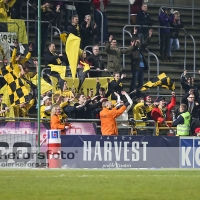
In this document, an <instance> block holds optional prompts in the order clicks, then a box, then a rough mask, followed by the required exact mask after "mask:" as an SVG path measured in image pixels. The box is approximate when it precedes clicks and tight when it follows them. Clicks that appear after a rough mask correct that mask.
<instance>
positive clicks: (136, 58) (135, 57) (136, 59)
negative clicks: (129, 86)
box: [129, 37, 151, 70]
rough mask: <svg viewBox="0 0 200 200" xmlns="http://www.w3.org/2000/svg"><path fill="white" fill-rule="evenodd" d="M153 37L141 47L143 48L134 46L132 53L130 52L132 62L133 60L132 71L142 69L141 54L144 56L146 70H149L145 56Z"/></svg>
mask: <svg viewBox="0 0 200 200" xmlns="http://www.w3.org/2000/svg"><path fill="white" fill-rule="evenodd" d="M150 40H151V37H148V38H147V39H146V40H145V42H144V43H143V44H142V45H141V47H139V48H138V47H137V46H134V47H133V49H132V51H131V52H130V54H129V56H130V60H131V70H139V69H140V54H141V55H142V58H143V62H144V69H145V70H147V69H148V68H149V66H148V62H147V60H146V58H145V56H144V51H145V49H146V47H147V46H148V44H149V42H150Z"/></svg>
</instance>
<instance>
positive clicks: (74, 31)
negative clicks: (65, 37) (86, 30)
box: [67, 15, 81, 37]
mask: <svg viewBox="0 0 200 200" xmlns="http://www.w3.org/2000/svg"><path fill="white" fill-rule="evenodd" d="M78 21H79V20H78V15H74V16H73V17H72V23H71V24H70V25H69V26H68V27H67V31H68V32H69V33H72V34H74V35H75V36H78V37H81V30H80V29H81V27H80V26H79V24H78Z"/></svg>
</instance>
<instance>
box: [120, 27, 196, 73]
mask: <svg viewBox="0 0 200 200" xmlns="http://www.w3.org/2000/svg"><path fill="white" fill-rule="evenodd" d="M131 27H143V28H168V29H174V28H172V27H166V26H146V25H143V26H141V25H125V26H124V27H123V30H122V38H123V47H125V33H127V30H126V28H131ZM179 30H182V31H183V32H184V34H185V52H184V53H185V54H184V69H186V60H187V57H186V47H187V45H186V43H187V37H186V36H189V37H190V38H191V39H192V41H193V44H194V53H193V56H194V60H193V69H194V71H195V68H196V42H195V40H194V37H193V36H192V35H191V34H189V33H187V32H186V30H185V29H184V28H180V29H179ZM159 38H160V37H159ZM123 67H125V61H124V59H123Z"/></svg>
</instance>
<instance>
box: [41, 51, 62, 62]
mask: <svg viewBox="0 0 200 200" xmlns="http://www.w3.org/2000/svg"><path fill="white" fill-rule="evenodd" d="M44 59H45V62H46V66H47V65H49V64H52V65H62V61H63V57H62V56H59V55H57V54H55V55H53V53H51V52H50V51H49V50H47V51H46V52H45V55H44Z"/></svg>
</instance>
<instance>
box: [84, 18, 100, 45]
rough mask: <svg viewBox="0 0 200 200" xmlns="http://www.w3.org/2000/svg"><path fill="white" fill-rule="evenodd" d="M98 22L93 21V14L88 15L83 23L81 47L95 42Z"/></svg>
mask: <svg viewBox="0 0 200 200" xmlns="http://www.w3.org/2000/svg"><path fill="white" fill-rule="evenodd" d="M96 28H97V25H96V24H92V23H91V16H90V15H86V16H85V19H84V21H83V22H82V23H81V30H82V31H81V47H82V49H84V48H85V47H86V46H88V45H92V44H93V40H94V35H95V34H96Z"/></svg>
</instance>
